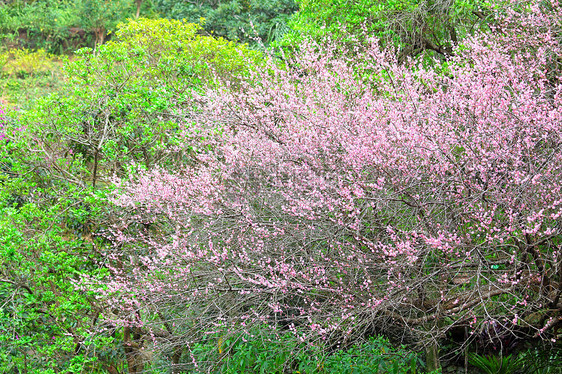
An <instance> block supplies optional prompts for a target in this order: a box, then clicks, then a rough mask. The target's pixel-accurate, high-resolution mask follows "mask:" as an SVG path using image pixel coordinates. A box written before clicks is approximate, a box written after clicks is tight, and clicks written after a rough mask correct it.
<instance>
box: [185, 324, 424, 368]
mask: <svg viewBox="0 0 562 374" xmlns="http://www.w3.org/2000/svg"><path fill="white" fill-rule="evenodd" d="M267 331H268V330H267V327H266V328H264V329H263V330H259V329H254V330H253V331H252V333H247V334H242V335H236V336H229V337H225V336H216V337H214V338H212V339H210V340H209V342H208V343H206V344H196V345H195V346H194V347H193V349H192V352H191V353H192V354H193V358H194V359H195V360H197V361H198V362H200V363H202V365H201V364H200V365H199V368H198V370H199V372H205V371H206V370H209V368H207V367H206V366H205V363H210V364H211V365H213V366H212V367H211V369H210V370H211V371H212V372H219V373H225V374H226V373H233V374H234V373H256V374H258V373H259V374H264V373H307V374H309V373H310V374H312V373H316V374H320V373H334V374H335V373H337V374H346V373H347V374H351V373H364V374H370V373H389V374H402V373H403V374H405V373H412V374H413V373H417V372H418V369H419V367H420V365H421V360H420V359H419V357H418V356H417V355H415V354H414V353H412V352H408V351H407V350H405V349H404V348H401V347H398V348H397V347H394V346H392V345H391V344H390V343H389V342H388V340H386V339H384V338H381V337H379V338H371V339H369V340H368V341H366V342H364V343H362V344H357V345H354V346H352V347H349V348H347V349H338V350H335V351H332V352H330V351H329V350H327V347H325V346H322V345H318V346H311V345H307V344H305V343H301V342H300V340H299V339H298V337H295V335H293V334H292V333H289V332H277V333H268V332H267ZM328 352H329V353H328ZM217 359H220V360H221V362H220V364H219V365H216V364H214V363H215V362H216V361H217ZM213 367H214V369H213Z"/></svg>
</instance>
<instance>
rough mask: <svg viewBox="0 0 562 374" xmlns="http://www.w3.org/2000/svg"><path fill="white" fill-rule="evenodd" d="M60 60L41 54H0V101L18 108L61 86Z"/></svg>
mask: <svg viewBox="0 0 562 374" xmlns="http://www.w3.org/2000/svg"><path fill="white" fill-rule="evenodd" d="M60 65H61V62H60V59H59V58H56V57H55V56H53V55H51V54H49V53H47V52H45V51H44V50H37V51H30V50H26V49H23V50H21V49H9V50H6V51H1V50H0V101H5V102H7V103H10V104H13V105H15V106H17V107H20V108H28V107H30V106H32V105H33V103H34V102H35V100H36V98H37V97H40V96H43V95H46V94H47V93H49V92H52V91H54V90H56V89H57V87H58V86H59V85H60V83H61V82H60V79H61V74H60Z"/></svg>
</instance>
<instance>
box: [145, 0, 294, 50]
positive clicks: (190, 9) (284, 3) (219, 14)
mask: <svg viewBox="0 0 562 374" xmlns="http://www.w3.org/2000/svg"><path fill="white" fill-rule="evenodd" d="M154 8H155V10H156V11H158V12H160V14H161V15H162V16H164V17H168V18H172V19H185V20H187V21H188V22H195V23H198V22H200V19H201V18H204V19H205V23H204V28H205V31H207V32H208V33H209V34H211V35H214V36H220V37H224V38H227V39H229V40H233V41H240V42H243V43H253V42H254V39H255V38H256V37H258V38H260V39H261V41H262V42H264V43H265V44H269V43H270V42H272V41H274V40H279V39H280V38H281V37H282V36H283V35H284V34H285V33H286V32H287V31H288V28H287V20H288V18H289V17H290V16H291V15H292V14H293V13H294V12H296V11H297V10H298V6H297V4H296V3H295V1H294V0H266V1H264V0H259V1H258V0H242V1H239V0H234V1H215V0H203V1H197V2H189V1H173V0H156V1H154Z"/></svg>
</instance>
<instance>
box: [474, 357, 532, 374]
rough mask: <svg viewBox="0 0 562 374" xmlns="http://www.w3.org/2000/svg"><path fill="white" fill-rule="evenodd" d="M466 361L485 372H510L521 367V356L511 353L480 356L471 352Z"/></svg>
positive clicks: (504, 373)
mask: <svg viewBox="0 0 562 374" xmlns="http://www.w3.org/2000/svg"><path fill="white" fill-rule="evenodd" d="M468 361H469V363H470V364H471V365H473V366H476V367H477V368H479V369H480V370H482V372H484V373H486V374H511V373H514V372H516V371H517V370H519V369H521V368H522V367H523V358H522V357H514V356H513V355H508V356H502V355H500V356H494V355H489V356H482V355H479V354H476V353H471V354H469V356H468Z"/></svg>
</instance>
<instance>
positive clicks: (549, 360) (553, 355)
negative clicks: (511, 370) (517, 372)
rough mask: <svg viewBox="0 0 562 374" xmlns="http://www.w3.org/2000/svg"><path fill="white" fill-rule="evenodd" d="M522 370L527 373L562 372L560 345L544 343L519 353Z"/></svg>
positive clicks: (548, 373) (551, 373)
mask: <svg viewBox="0 0 562 374" xmlns="http://www.w3.org/2000/svg"><path fill="white" fill-rule="evenodd" d="M520 357H521V360H522V361H523V363H524V364H523V368H524V372H525V373H528V374H559V373H562V351H561V349H560V345H559V344H556V345H550V344H545V345H544V346H542V347H541V346H540V345H539V346H536V347H533V348H531V349H529V350H527V351H525V352H523V353H521V354H520Z"/></svg>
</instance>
